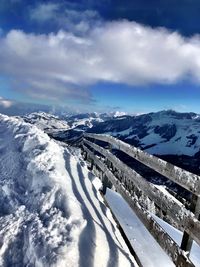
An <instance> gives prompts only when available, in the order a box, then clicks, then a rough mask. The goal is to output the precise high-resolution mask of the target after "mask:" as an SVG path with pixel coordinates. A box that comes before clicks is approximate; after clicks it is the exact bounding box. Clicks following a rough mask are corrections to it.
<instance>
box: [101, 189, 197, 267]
mask: <svg viewBox="0 0 200 267" xmlns="http://www.w3.org/2000/svg"><path fill="white" fill-rule="evenodd" d="M159 188H160V187H159ZM162 190H163V191H165V189H164V188H163V189H162ZM106 200H107V201H108V203H109V205H110V207H111V208H112V210H113V212H114V213H115V215H116V217H117V219H118V220H119V222H120V224H121V226H122V228H123V230H124V231H125V233H126V235H127V236H128V238H129V241H130V243H131V245H132V247H133V248H134V250H135V252H136V254H137V255H138V256H139V258H140V260H141V263H142V265H143V266H144V267H145V266H147V267H151V266H152V267H153V266H156V265H157V266H162V267H164V266H166V267H168V266H174V264H173V263H172V262H171V260H169V258H168V256H167V255H166V254H165V253H164V252H163V250H162V249H161V248H160V246H159V245H158V243H157V242H156V241H155V240H154V238H153V237H152V236H151V235H150V233H149V232H148V231H147V230H146V228H145V227H144V225H143V224H142V222H141V221H140V220H139V219H138V217H137V216H136V214H135V213H134V212H133V210H132V209H131V208H130V207H129V206H128V204H127V203H126V202H125V200H124V199H123V198H122V197H121V196H120V195H119V194H118V193H116V192H114V191H112V190H110V189H107V192H106ZM151 216H153V218H154V219H155V220H156V221H157V222H158V223H159V224H160V226H161V227H162V228H163V229H164V230H165V231H166V232H167V233H168V234H169V236H171V238H172V239H173V240H174V241H175V242H176V243H177V244H178V245H179V246H180V245H181V241H182V236H183V233H182V232H181V231H179V230H177V229H176V228H174V227H173V226H171V225H170V224H168V223H167V222H165V221H163V220H162V219H160V218H159V217H157V216H156V215H154V214H151ZM149 244H151V245H150V246H149ZM190 260H191V261H192V262H193V263H194V265H195V266H196V267H200V246H199V245H198V244H197V243H196V242H195V241H193V245H192V249H191V253H190Z"/></svg>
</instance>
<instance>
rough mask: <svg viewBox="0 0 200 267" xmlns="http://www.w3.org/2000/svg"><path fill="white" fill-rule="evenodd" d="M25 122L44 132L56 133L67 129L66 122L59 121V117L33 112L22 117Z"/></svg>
mask: <svg viewBox="0 0 200 267" xmlns="http://www.w3.org/2000/svg"><path fill="white" fill-rule="evenodd" d="M23 119H24V121H25V122H29V123H31V124H34V125H36V126H37V127H38V128H39V129H42V130H44V131H45V132H49V131H50V132H56V131H59V130H67V129H69V128H70V127H69V125H68V124H67V122H66V121H63V120H60V119H59V117H57V116H55V115H52V114H50V113H46V112H34V113H30V114H28V115H25V116H23Z"/></svg>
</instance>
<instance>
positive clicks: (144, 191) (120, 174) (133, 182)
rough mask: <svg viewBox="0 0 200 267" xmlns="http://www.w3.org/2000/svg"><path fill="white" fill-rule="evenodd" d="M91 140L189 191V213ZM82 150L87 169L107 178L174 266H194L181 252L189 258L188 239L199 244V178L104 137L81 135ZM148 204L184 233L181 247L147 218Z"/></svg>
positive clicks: (166, 193) (165, 193) (167, 194)
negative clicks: (191, 201) (94, 170)
mask: <svg viewBox="0 0 200 267" xmlns="http://www.w3.org/2000/svg"><path fill="white" fill-rule="evenodd" d="M88 139H89V140H88ZM91 140H93V142H92V141H91ZM95 140H98V141H103V142H106V143H107V144H109V145H110V146H112V148H115V149H118V150H120V151H123V152H124V153H126V154H127V155H129V156H131V157H133V158H134V159H136V160H138V161H140V162H141V163H143V164H144V165H146V166H148V167H150V168H152V169H153V170H155V171H157V172H158V173H160V174H162V175H164V176H165V177H167V178H169V179H170V180H172V181H173V182H175V183H177V184H179V185H180V186H182V187H183V188H185V189H187V190H188V191H190V192H191V193H192V194H193V203H192V205H191V207H192V208H191V210H188V209H186V208H185V206H184V205H183V204H182V203H181V202H180V201H178V200H177V199H176V198H175V197H174V196H172V195H170V194H169V193H168V192H164V191H163V190H161V189H160V188H159V187H156V186H155V185H153V184H152V183H149V182H147V181H146V179H145V178H144V177H142V176H141V175H140V174H138V173H137V172H136V171H134V170H133V169H132V168H130V167H128V166H127V165H126V164H125V163H123V162H122V161H120V160H119V159H118V158H117V157H116V156H115V155H113V154H112V150H110V151H109V150H108V149H105V148H103V147H101V146H100V145H97V144H95ZM82 149H83V151H84V153H86V154H87V157H89V160H90V161H91V166H92V167H93V166H97V167H98V169H100V170H101V172H102V175H103V180H104V181H106V180H107V179H108V180H109V181H110V182H111V183H112V184H113V185H114V187H115V188H116V190H117V191H118V192H119V193H120V194H121V195H122V196H123V198H124V199H125V200H126V201H127V203H128V204H129V206H130V207H131V208H132V209H133V210H134V211H135V212H136V214H137V215H138V217H139V218H140V219H141V221H142V222H143V224H144V225H145V226H146V228H147V229H148V230H149V232H150V233H151V234H152V235H153V237H154V238H155V239H156V240H157V242H158V243H159V244H160V246H161V247H162V248H163V249H164V250H165V251H166V252H167V254H168V255H169V256H170V257H171V259H172V260H173V262H174V263H175V264H176V266H177V267H186V266H187V267H194V264H193V263H192V262H191V261H190V259H189V258H188V257H187V256H186V253H185V252H184V250H186V251H187V254H188V255H189V252H190V249H191V245H192V240H195V241H196V242H197V243H198V244H199V245H200V222H199V221H198V217H199V211H200V201H199V200H200V198H199V195H200V177H199V176H197V175H195V174H192V173H189V172H187V171H185V170H183V169H181V168H178V167H176V166H174V165H172V164H170V163H167V162H166V161H164V160H161V159H159V158H157V157H155V156H152V155H149V154H148V153H145V152H143V151H141V150H139V149H137V148H135V147H133V146H130V145H128V144H126V143H124V142H122V141H120V140H118V139H115V138H113V137H111V136H107V135H98V134H88V133H86V134H84V138H83V140H82ZM97 153H98V154H99V155H101V159H100V158H98V157H97ZM102 159H104V160H102ZM149 201H150V202H151V203H153V204H155V206H156V208H158V209H159V210H160V211H162V212H164V214H165V216H166V217H167V220H168V221H169V222H170V223H171V224H174V223H175V224H176V226H177V228H178V229H179V230H182V231H185V232H184V235H183V240H182V244H181V247H179V246H178V244H176V242H175V241H174V240H172V238H171V237H170V236H169V235H168V234H167V233H166V232H165V231H164V229H162V227H161V226H160V225H159V224H158V223H157V222H156V221H155V219H154V218H153V217H152V216H151V215H150V213H149V211H148V205H146V203H149Z"/></svg>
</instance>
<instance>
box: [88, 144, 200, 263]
mask: <svg viewBox="0 0 200 267" xmlns="http://www.w3.org/2000/svg"><path fill="white" fill-rule="evenodd" d="M83 149H84V150H85V151H87V153H88V155H89V157H90V158H91V159H93V160H94V162H95V164H96V165H97V166H98V167H99V168H100V169H101V170H102V171H103V173H104V175H106V176H107V177H108V179H109V180H110V181H111V182H112V184H113V185H114V186H115V188H116V190H117V191H118V192H119V193H120V194H121V195H122V197H123V198H124V199H125V200H126V201H127V203H128V204H129V206H130V207H131V208H132V209H133V211H134V212H135V213H136V214H137V216H138V217H139V218H140V220H141V221H142V222H143V224H144V225H145V226H146V228H147V229H148V230H149V232H150V233H151V234H152V236H153V237H154V238H155V239H156V241H157V242H158V243H159V245H160V246H161V247H162V248H163V250H164V251H165V252H166V253H167V254H168V255H169V257H170V258H171V259H172V261H173V262H174V263H175V264H176V266H177V267H182V266H184V267H195V266H194V264H193V263H192V262H191V261H190V260H189V259H188V258H187V257H186V256H185V255H184V252H183V251H182V250H181V249H180V248H179V246H178V245H177V244H176V242H175V241H174V240H173V239H172V238H171V237H170V236H169V235H168V234H167V233H166V232H165V231H164V229H163V228H162V227H161V226H160V225H159V224H158V223H157V222H156V221H155V220H154V218H153V217H152V216H151V215H150V214H149V212H148V211H147V210H145V209H144V208H142V203H141V202H140V201H141V200H140V199H138V197H137V196H136V195H135V196H131V195H130V194H129V192H128V191H127V190H126V189H125V188H124V187H123V186H121V185H120V184H119V183H118V181H117V179H116V177H115V176H114V175H113V174H112V172H111V171H110V170H109V169H108V168H107V167H106V166H105V165H104V163H103V162H102V161H101V160H99V159H98V158H97V157H95V155H94V154H93V152H91V151H90V150H89V149H88V148H87V147H86V146H85V145H83ZM183 264H184V265H183Z"/></svg>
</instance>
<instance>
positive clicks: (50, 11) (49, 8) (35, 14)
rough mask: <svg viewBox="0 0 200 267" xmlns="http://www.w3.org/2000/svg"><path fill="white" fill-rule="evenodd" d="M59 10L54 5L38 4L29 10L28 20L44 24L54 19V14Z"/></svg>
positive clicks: (57, 6)
mask: <svg viewBox="0 0 200 267" xmlns="http://www.w3.org/2000/svg"><path fill="white" fill-rule="evenodd" d="M59 8H60V5H59V4H56V3H39V4H38V5H37V6H36V7H34V8H32V9H31V12H30V18H31V19H32V20H36V21H39V22H45V21H47V20H50V19H52V18H54V17H56V12H57V10H58V9H59Z"/></svg>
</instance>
